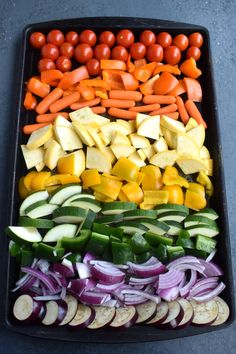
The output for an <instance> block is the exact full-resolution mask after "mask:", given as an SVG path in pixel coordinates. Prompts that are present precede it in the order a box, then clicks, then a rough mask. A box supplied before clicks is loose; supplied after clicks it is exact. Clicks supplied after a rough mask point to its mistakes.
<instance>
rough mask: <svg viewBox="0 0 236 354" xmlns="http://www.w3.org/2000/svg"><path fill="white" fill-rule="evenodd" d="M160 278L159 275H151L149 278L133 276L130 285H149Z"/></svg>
mask: <svg viewBox="0 0 236 354" xmlns="http://www.w3.org/2000/svg"><path fill="white" fill-rule="evenodd" d="M157 279H158V276H157V275H155V276H153V277H149V278H135V277H131V278H130V279H129V285H131V286H136V285H141V286H144V285H148V284H152V283H155V282H156V281H157Z"/></svg>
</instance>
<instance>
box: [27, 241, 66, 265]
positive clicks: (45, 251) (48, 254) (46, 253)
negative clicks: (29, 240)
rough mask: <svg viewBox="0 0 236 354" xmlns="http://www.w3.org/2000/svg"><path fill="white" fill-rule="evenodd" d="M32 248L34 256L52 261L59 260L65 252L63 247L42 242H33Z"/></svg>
mask: <svg viewBox="0 0 236 354" xmlns="http://www.w3.org/2000/svg"><path fill="white" fill-rule="evenodd" d="M33 249H34V255H35V257H36V258H43V259H47V260H49V261H52V262H57V261H59V260H60V259H61V258H62V257H63V256H64V253H65V249H64V248H63V247H58V246H49V245H46V244H45V243H43V242H40V243H37V244H33Z"/></svg>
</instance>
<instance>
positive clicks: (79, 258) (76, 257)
mask: <svg viewBox="0 0 236 354" xmlns="http://www.w3.org/2000/svg"><path fill="white" fill-rule="evenodd" d="M66 259H68V261H71V263H72V264H74V263H77V262H82V256H81V254H80V253H75V252H73V253H71V254H69V255H68V256H67V257H66Z"/></svg>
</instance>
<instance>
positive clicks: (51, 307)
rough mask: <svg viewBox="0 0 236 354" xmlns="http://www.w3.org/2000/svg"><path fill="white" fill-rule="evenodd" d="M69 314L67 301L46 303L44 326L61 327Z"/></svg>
mask: <svg viewBox="0 0 236 354" xmlns="http://www.w3.org/2000/svg"><path fill="white" fill-rule="evenodd" d="M66 313H67V303H66V302H65V301H62V300H60V301H57V302H56V301H48V302H47V303H46V314H45V316H44V318H43V320H42V324H44V325H46V326H52V325H55V326H56V325H59V324H60V322H62V321H63V319H64V318H65V316H66Z"/></svg>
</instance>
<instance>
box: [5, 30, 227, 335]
mask: <svg viewBox="0 0 236 354" xmlns="http://www.w3.org/2000/svg"><path fill="white" fill-rule="evenodd" d="M30 45H31V46H32V47H33V48H34V50H40V55H41V57H40V60H39V61H38V73H37V72H36V73H34V76H32V77H31V78H29V79H28V81H27V83H26V94H25V97H24V103H23V105H24V108H25V109H26V110H33V111H35V112H36V114H37V115H35V121H36V123H35V122H32V124H26V125H25V126H24V128H23V131H24V133H25V134H26V135H29V137H28V140H27V142H26V143H25V144H22V145H21V150H22V154H23V157H24V160H25V164H26V167H27V169H28V170H30V171H28V172H27V173H26V174H25V176H22V177H21V178H20V180H19V196H20V198H21V199H22V203H21V205H20V209H19V219H18V224H17V226H9V227H8V228H7V229H6V233H7V234H8V235H9V236H10V238H11V241H10V244H9V252H10V254H11V256H13V257H15V258H16V261H17V262H18V264H19V267H20V270H21V273H20V278H19V280H18V281H17V283H16V287H15V289H13V292H14V293H15V292H16V293H19V296H18V298H17V299H16V301H15V304H14V308H13V313H14V316H15V318H16V319H17V320H18V321H22V322H28V323H31V322H34V321H36V320H37V321H38V320H40V321H41V323H43V324H44V325H59V326H63V325H68V326H70V328H73V327H74V328H83V327H86V328H90V329H96V328H101V327H104V326H107V325H109V326H110V327H112V328H115V327H125V328H128V327H131V326H132V325H134V324H141V323H145V324H152V325H156V326H159V327H160V328H184V327H186V326H188V325H190V324H191V323H192V324H193V325H220V324H222V323H224V322H225V321H226V320H227V319H228V316H229V308H228V306H227V304H226V303H225V302H224V300H223V299H221V298H220V297H218V295H219V294H220V293H221V292H222V291H223V290H224V288H225V284H224V283H223V282H222V281H221V280H220V277H221V276H222V275H223V272H222V270H221V269H220V268H219V267H218V266H217V265H216V264H215V263H213V261H212V259H213V257H214V256H215V254H216V252H217V249H216V246H217V240H216V239H215V237H216V236H217V235H218V234H219V233H220V230H219V228H218V225H217V219H218V217H219V215H218V214H217V213H216V212H215V211H214V210H213V209H212V208H210V203H209V200H210V198H211V196H212V195H213V193H214V187H213V184H212V181H211V176H213V160H212V158H211V156H210V152H209V150H208V149H207V147H206V146H205V145H204V143H205V132H206V129H207V124H206V122H205V120H204V118H203V117H202V114H201V112H200V107H199V103H201V101H202V88H201V82H200V81H199V77H201V75H202V71H201V70H200V69H199V67H198V66H200V65H199V64H198V63H197V62H198V60H199V59H200V57H201V49H200V48H201V46H202V45H203V37H202V35H201V34H200V33H192V34H189V35H188V36H187V35H185V34H177V35H176V36H175V37H174V38H173V39H172V36H171V35H170V34H169V33H166V32H160V33H154V32H153V31H150V30H145V31H143V32H142V33H141V34H140V36H139V39H138V38H135V35H134V33H133V32H132V31H130V30H128V29H122V30H120V31H119V32H117V33H116V34H114V33H112V32H110V31H104V32H102V33H100V34H99V35H98V36H97V34H96V33H95V32H94V31H92V30H88V29H87V30H83V31H82V32H81V33H77V32H75V31H70V32H67V33H66V34H63V33H62V32H61V31H60V30H57V29H54V30H51V31H50V32H49V33H48V34H47V36H45V35H44V34H42V33H40V32H34V33H32V34H31V36H30ZM203 74H204V73H203ZM37 75H38V76H37Z"/></svg>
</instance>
